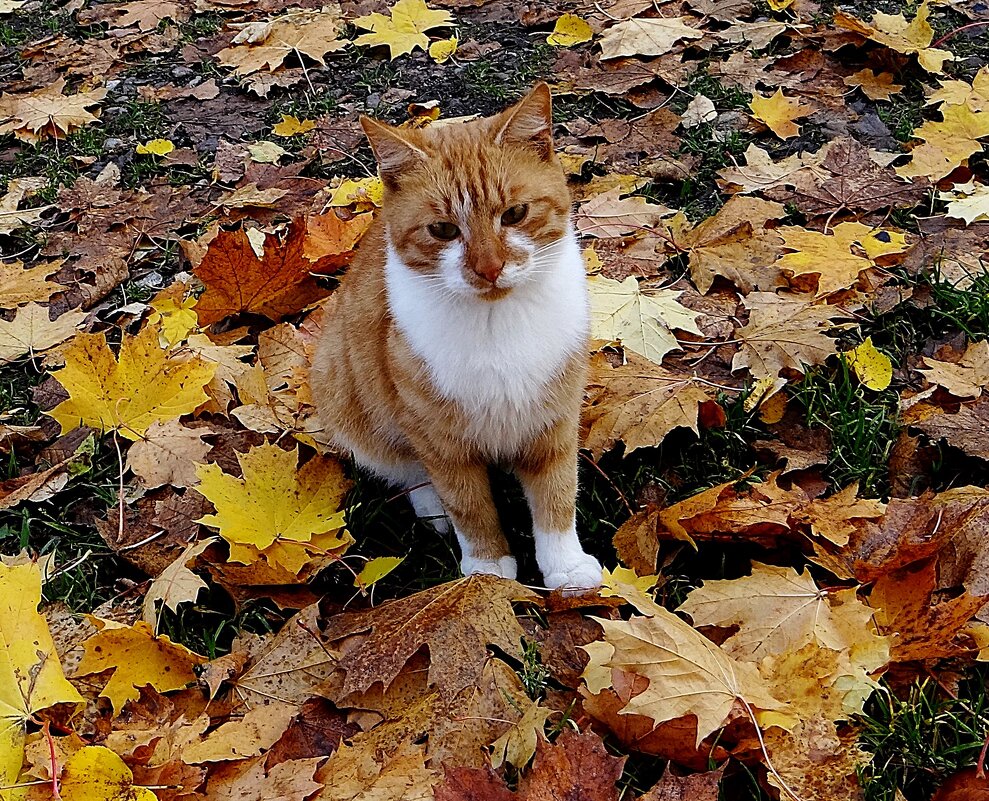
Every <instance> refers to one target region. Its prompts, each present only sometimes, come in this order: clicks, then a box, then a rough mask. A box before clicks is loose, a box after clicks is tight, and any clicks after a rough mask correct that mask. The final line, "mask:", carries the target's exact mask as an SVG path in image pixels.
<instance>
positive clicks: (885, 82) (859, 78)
mask: <svg viewBox="0 0 989 801" xmlns="http://www.w3.org/2000/svg"><path fill="white" fill-rule="evenodd" d="M844 84H845V86H855V87H858V88H859V89H861V90H862V94H864V95H865V96H866V97H867V98H869V100H891V99H892V98H891V95H895V94H897V93H898V92H901V91H903V85H902V84H898V83H893V73H891V72H880V73H879V74H876V73H875V72H873V71H872V70H871V69H864V70H859V71H858V72H856V73H854V74H852V75H849V76H848V77H846V78H845V80H844Z"/></svg>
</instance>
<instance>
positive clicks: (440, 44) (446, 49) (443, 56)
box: [429, 36, 460, 64]
mask: <svg viewBox="0 0 989 801" xmlns="http://www.w3.org/2000/svg"><path fill="white" fill-rule="evenodd" d="M458 44H460V42H459V41H458V40H457V37H456V36H451V37H450V38H449V39H437V40H436V41H435V42H433V43H432V44H431V45H430V46H429V57H430V58H431V59H432V60H433V61H435V62H436V63H437V64H443V63H444V62H446V61H449V60H450V57H451V56H452V55H453V54H454V53H456V52H457V45H458Z"/></svg>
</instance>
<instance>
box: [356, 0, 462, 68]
mask: <svg viewBox="0 0 989 801" xmlns="http://www.w3.org/2000/svg"><path fill="white" fill-rule="evenodd" d="M390 11H391V16H385V15H384V14H379V13H378V12H377V11H375V12H373V13H371V14H368V15H367V16H364V17H357V18H356V19H355V20H354V25H356V26H357V27H358V28H363V29H364V30H369V31H371V32H370V33H364V34H361V35H360V36H358V37H357V38H356V39H355V40H354V43H355V44H359V45H368V46H370V47H376V46H379V45H386V46H387V47H388V51H389V58H390V59H391V60H392V61H394V60H395V59H396V58H398V57H399V56H401V55H405V54H406V53H411V52H412V51H413V50H415V49H416V48H417V47H418V48H420V49H421V50H426V49H427V48H428V47H429V37H428V36H426V31H428V30H430V29H431V28H439V27H446V26H448V25H452V24H453V16H452V15H451V14H450V12H449V11H437V10H435V9H431V8H429V7H428V6H427V5H426V3H425V2H424V0H398V2H397V3H395V5H393V6H392V7H391V9H390Z"/></svg>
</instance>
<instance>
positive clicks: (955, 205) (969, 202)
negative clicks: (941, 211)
mask: <svg viewBox="0 0 989 801" xmlns="http://www.w3.org/2000/svg"><path fill="white" fill-rule="evenodd" d="M938 197H939V198H940V199H941V200H946V201H948V211H947V212H946V213H947V215H948V216H949V217H955V218H957V219H959V220H964V221H965V225H970V224H972V223H974V222H977V221H979V220H989V186H987V185H985V184H979V185H976V184H975V183H974V182H969V183H968V184H964V185H961V186H955V187H953V188H952V189H951V191H950V192H940V193H938Z"/></svg>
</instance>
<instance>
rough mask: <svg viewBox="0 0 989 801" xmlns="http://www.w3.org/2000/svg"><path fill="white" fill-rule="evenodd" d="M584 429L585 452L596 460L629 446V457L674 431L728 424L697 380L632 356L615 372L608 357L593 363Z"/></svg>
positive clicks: (601, 355)
mask: <svg viewBox="0 0 989 801" xmlns="http://www.w3.org/2000/svg"><path fill="white" fill-rule="evenodd" d="M591 370H592V372H591V380H590V384H589V387H588V401H587V403H586V404H585V407H584V425H585V426H586V427H587V428H588V432H587V436H586V437H585V440H584V447H586V448H588V449H589V450H590V451H591V453H593V454H594V457H595V458H599V457H600V456H601V455H602V454H603V453H604V452H605V451H608V450H611V449H612V448H613V447H615V445H617V444H618V443H619V442H624V443H625V453H626V454H628V453H631V452H632V451H634V450H636V449H637V448H647V447H653V446H656V445H659V444H660V443H661V442H662V441H663V439H664V438H665V437H666V435H667V434H669V433H670V432H671V431H672V430H674V429H676V428H689V429H690V430H691V431H693V432H694V433H695V434H699V433H700V430H699V424H700V422H701V420H702V419H704V418H705V417H706V418H707V419H708V420H709V421H713V422H720V421H721V420H722V419H723V414H724V413H723V411H722V410H721V407H720V406H718V404H717V403H716V402H715V400H714V398H712V397H711V395H710V394H709V392H708V391H707V390H706V389H705V388H704V386H705V385H704V384H703V383H702V382H700V381H697V380H696V379H695V378H694V377H693V376H684V375H678V374H676V373H672V372H670V371H669V370H665V369H664V368H662V367H660V366H658V365H656V364H655V363H654V362H651V361H648V360H646V359H644V358H641V357H639V356H636V355H635V354H634V353H630V354H628V355H627V363H626V364H624V365H622V366H620V367H612V365H611V364H610V363H609V362H608V360H607V359H606V358H605V357H604V355H603V354H596V355H595V356H594V357H593V359H592V361H591Z"/></svg>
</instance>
